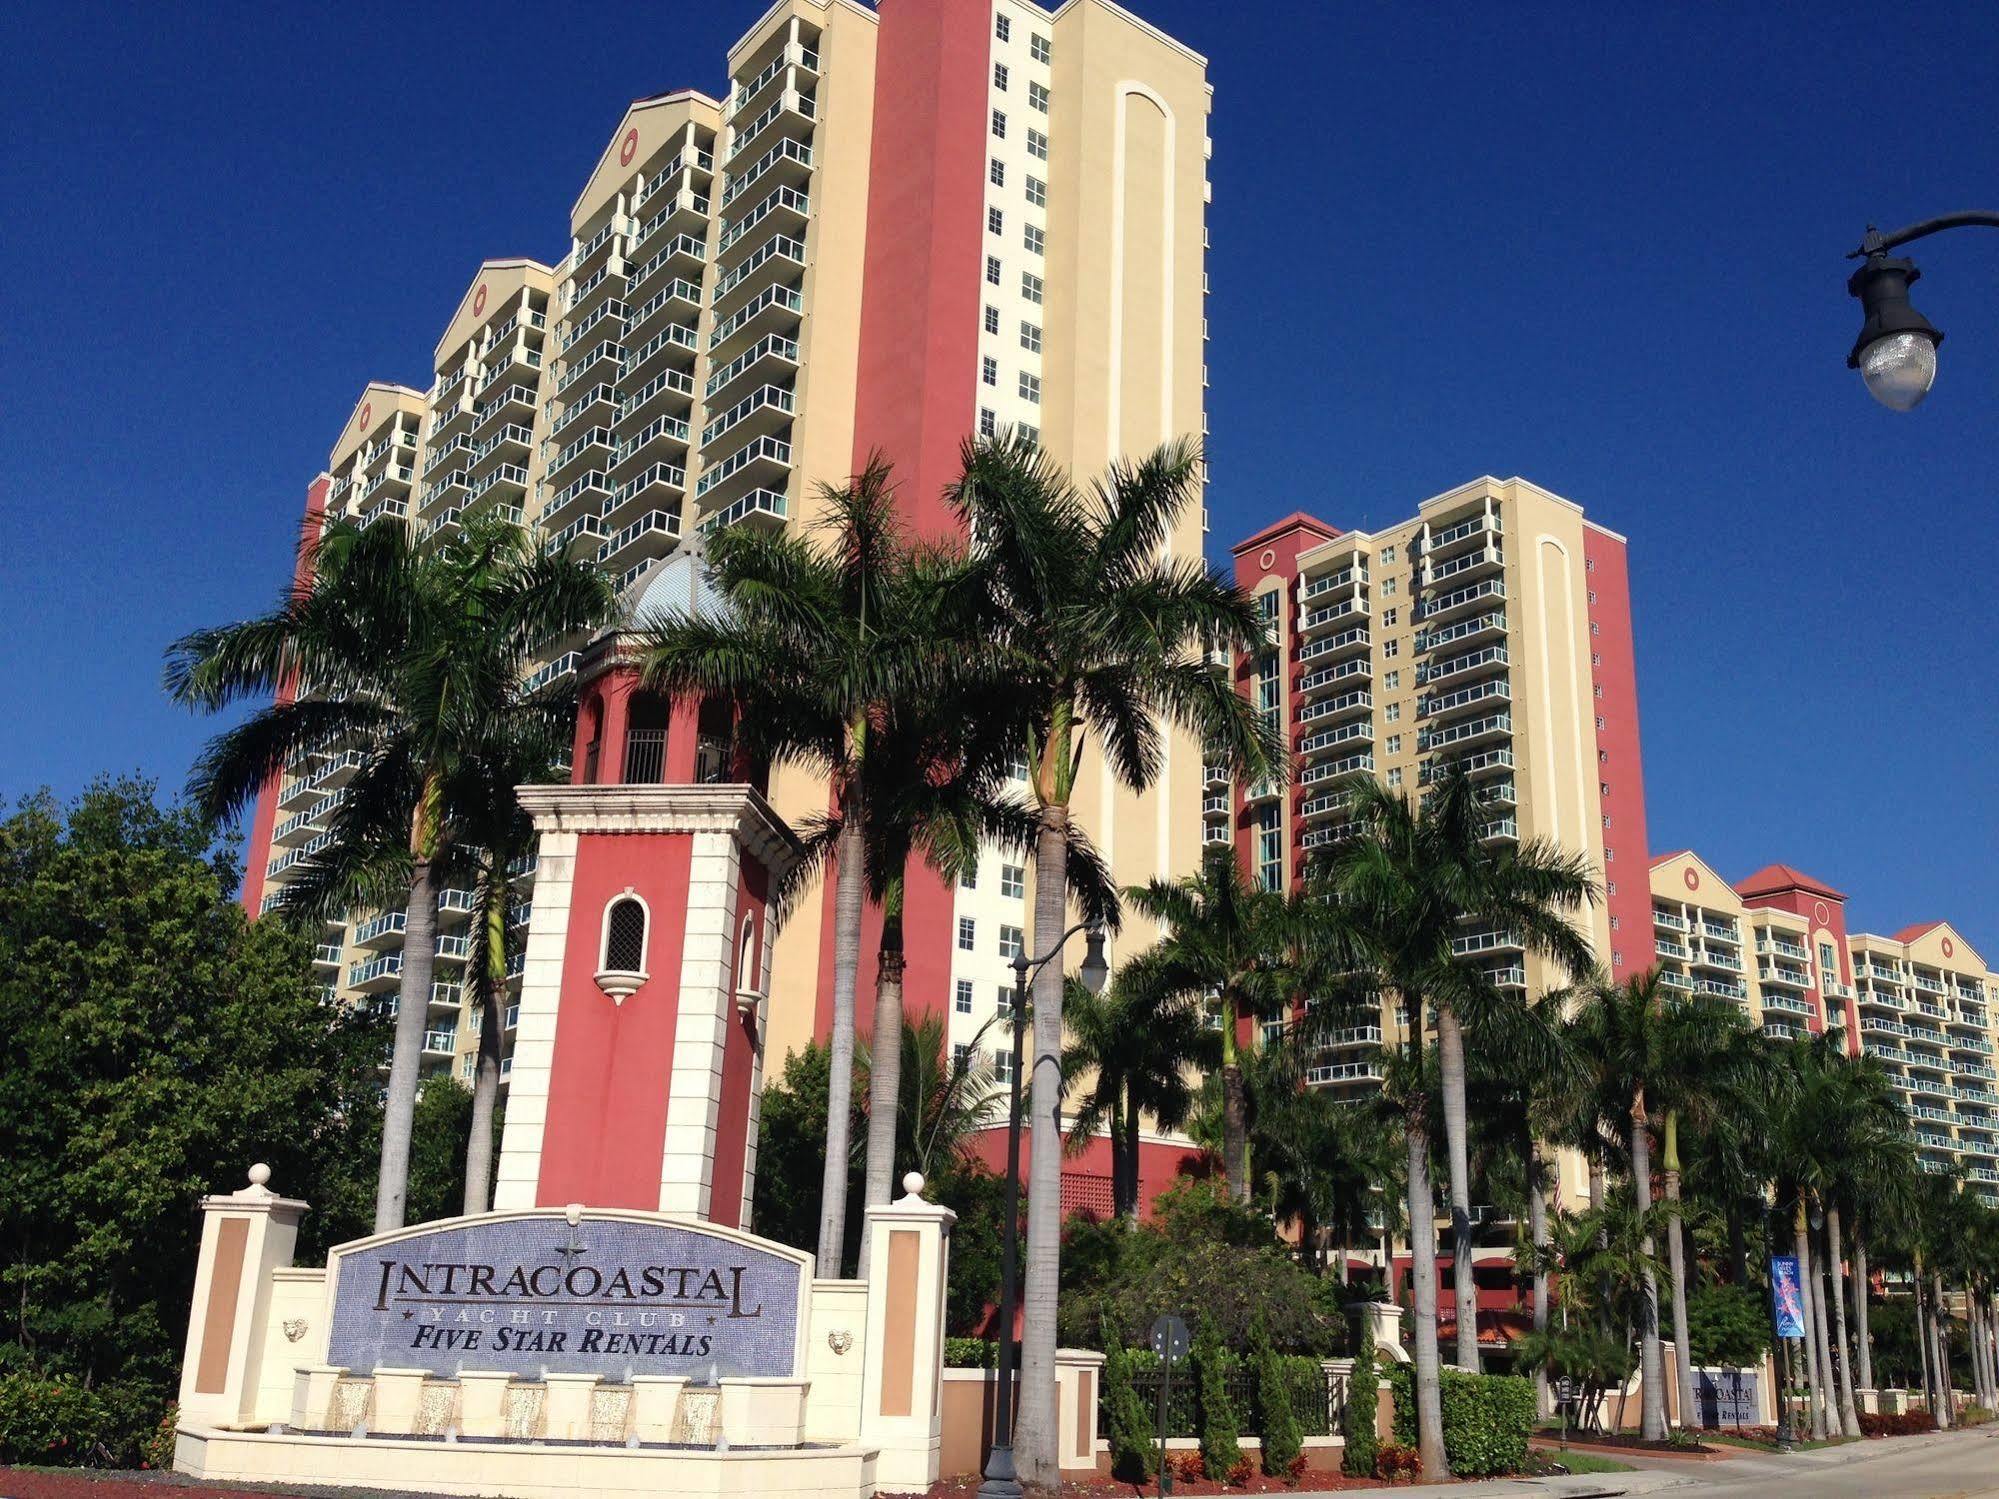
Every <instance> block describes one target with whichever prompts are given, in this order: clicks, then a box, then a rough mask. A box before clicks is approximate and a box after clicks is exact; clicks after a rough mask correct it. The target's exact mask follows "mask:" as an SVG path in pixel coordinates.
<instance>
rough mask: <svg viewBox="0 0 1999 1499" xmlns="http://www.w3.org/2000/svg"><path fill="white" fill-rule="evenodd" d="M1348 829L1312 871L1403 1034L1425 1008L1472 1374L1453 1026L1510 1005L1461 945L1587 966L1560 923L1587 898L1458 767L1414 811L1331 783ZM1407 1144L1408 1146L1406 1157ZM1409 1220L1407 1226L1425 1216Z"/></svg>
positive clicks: (1587, 885) (1566, 867)
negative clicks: (1504, 946) (1360, 939)
mask: <svg viewBox="0 0 1999 1499" xmlns="http://www.w3.org/2000/svg"><path fill="white" fill-rule="evenodd" d="M1343 789H1344V794H1345V796H1346V799H1347V800H1346V806H1347V812H1348V816H1349V819H1350V824H1349V825H1350V827H1351V829H1352V832H1351V833H1350V834H1349V836H1347V837H1346V838H1344V839H1342V840H1340V841H1338V842H1336V843H1335V844H1333V845H1332V848H1331V850H1330V852H1329V853H1328V855H1327V856H1326V858H1325V859H1324V860H1323V861H1321V864H1320V867H1319V871H1318V875H1319V878H1320V879H1321V880H1322V881H1323V883H1324V885H1325V887H1326V889H1327V890H1329V891H1330V892H1331V893H1332V894H1333V895H1334V897H1335V899H1336V900H1337V901H1340V902H1342V903H1346V904H1348V905H1350V906H1351V907H1352V908H1353V910H1354V911H1356V912H1358V913H1360V915H1359V916H1358V918H1357V919H1358V921H1359V923H1360V924H1361V925H1362V926H1364V927H1365V928H1367V932H1368V934H1367V937H1366V939H1365V940H1366V942H1367V945H1368V946H1369V948H1370V949H1371V952H1372V959H1373V962H1374V963H1375V965H1376V966H1377V969H1378V973H1379V977H1380V979H1381V982H1382V984H1383V986H1384V987H1386V988H1392V989H1394V990H1395V991H1396V992H1397V993H1399V994H1400V995H1401V996H1402V1001H1403V1004H1404V1005H1405V1006H1406V1007H1407V1009H1408V1014H1409V1018H1410V1024H1411V1029H1412V1032H1414V1031H1416V1030H1418V1029H1420V1027H1421V1026H1422V1025H1423V1019H1424V1007H1425V1005H1430V1006H1434V1008H1435V1011H1436V1025H1437V1064H1438V1073H1439V1077H1440V1080H1441V1085H1442V1092H1443V1116H1444V1142H1445V1155H1446V1158H1447V1162H1448V1165H1449V1170H1450V1177H1451V1223H1452V1241H1453V1254H1454V1261H1455V1266H1454V1274H1455V1289H1456V1298H1457V1326H1458V1340H1457V1341H1458V1359H1457V1362H1458V1367H1459V1368H1461V1369H1466V1370H1469V1371H1472V1372H1476V1371H1477V1370H1478V1367H1479V1357H1478V1291H1477V1287H1476V1285H1475V1284H1474V1282H1473V1279H1472V1262H1471V1247H1472V1246H1471V1238H1472V1235H1471V1164H1470V1157H1469V1154H1468V1149H1467V1143H1466V1141H1467V1134H1466V1126H1465V1047H1464V1035H1465V1026H1466V1025H1467V1024H1469V1025H1471V1026H1472V1027H1473V1028H1474V1029H1477V1028H1481V1027H1485V1026H1489V1025H1495V1024H1497V1023H1498V1018H1499V1017H1500V1015H1501V1014H1502V1013H1503V1012H1505V1011H1508V1010H1517V1009H1518V1008H1519V1005H1518V1003H1517V1002H1516V1001H1513V1000H1510V999H1508V998H1507V997H1506V996H1505V995H1503V994H1502V992H1501V991H1500V990H1499V989H1498V988H1497V987H1496V986H1495V985H1494V984H1493V982H1492V980H1491V978H1490V977H1489V976H1488V975H1487V973H1486V972H1485V969H1484V967H1483V965H1482V964H1481V963H1480V961H1479V960H1478V959H1477V958H1475V957H1471V956H1468V955H1464V954H1463V953H1462V952H1461V948H1460V941H1461V939H1464V938H1467V937H1472V938H1476V937H1478V936H1481V935H1484V934H1502V935H1505V936H1507V937H1509V938H1510V939H1511V941H1512V942H1513V943H1514V944H1515V945H1517V946H1519V947H1520V948H1521V949H1522V950H1524V951H1525V952H1528V953H1530V954H1535V955H1538V956H1540V957H1543V958H1546V959H1549V960H1551V961H1552V962H1554V963H1556V964H1558V965H1560V966H1561V967H1562V968H1564V969H1566V970H1567V971H1568V972H1569V973H1571V974H1583V973H1587V972H1588V971H1589V970H1590V967H1591V964H1592V962H1593V961H1594V958H1593V954H1592V953H1591V951H1590V946H1589V942H1588V939H1587V938H1585V937H1584V936H1583V935H1582V933H1581V932H1579V931H1578V930H1577V929H1576V927H1575V925H1574V918H1575V917H1576V915H1577V914H1578V913H1579V912H1580V911H1581V910H1582V909H1583V908H1584V907H1585V906H1587V905H1588V904H1589V903H1590V902H1591V901H1593V900H1594V899H1595V898H1596V885H1595V883H1594V881H1593V880H1592V878H1591V873H1590V868H1589V865H1588V862H1587V861H1586V860H1585V859H1583V858H1582V857H1580V856H1578V855H1574V854H1570V853H1567V852H1564V851H1563V850H1562V849H1561V848H1560V847H1559V846H1557V845H1555V844H1553V843H1549V842H1546V841H1544V840H1541V839H1534V840H1531V841H1529V842H1527V843H1525V844H1522V845H1520V846H1518V847H1512V846H1508V845H1507V844H1505V843H1504V842H1502V841H1500V840H1495V839H1493V838H1491V837H1489V836H1488V829H1489V824H1490V823H1491V821H1492V817H1493V811H1492V808H1491V807H1490V806H1489V805H1488V804H1487V802H1486V800H1485V797H1484V794H1483V793H1482V792H1481V791H1480V790H1479V788H1478V786H1477V784H1476V783H1475V782H1474V781H1473V780H1472V779H1471V777H1470V776H1469V775H1468V774H1467V773H1466V771H1465V768H1464V766H1463V763H1462V762H1453V763H1452V764H1451V765H1450V766H1448V767H1447V769H1446V770H1445V772H1444V774H1443V775H1442V777H1441V778H1440V779H1439V780H1438V782H1437V784H1436V786H1435V787H1434V788H1433V789H1432V790H1431V792H1430V793H1429V795H1428V796H1427V797H1426V798H1425V799H1424V801H1423V804H1422V806H1421V807H1420V809H1419V808H1418V807H1417V806H1416V805H1415V804H1414V803H1412V802H1411V800H1410V798H1409V796H1408V794H1407V793H1406V792H1402V791H1391V790H1389V789H1388V788H1387V787H1386V786H1384V785H1383V784H1382V783H1381V782H1379V781H1377V780H1375V779H1374V778H1373V777H1372V776H1367V775H1356V776H1354V777H1352V778H1351V779H1349V780H1348V781H1347V782H1346V783H1345V786H1344V788H1343ZM1414 1148H1415V1147H1413V1146H1412V1147H1411V1151H1412V1160H1413V1152H1414ZM1429 1221H1430V1220H1428V1219H1426V1218H1419V1217H1417V1216H1416V1215H1415V1214H1414V1212H1413V1205H1412V1213H1411V1217H1410V1222H1411V1224H1412V1225H1413V1226H1414V1228H1415V1229H1416V1231H1417V1232H1419V1233H1420V1232H1422V1231H1423V1230H1422V1225H1423V1224H1424V1223H1427V1222H1429Z"/></svg>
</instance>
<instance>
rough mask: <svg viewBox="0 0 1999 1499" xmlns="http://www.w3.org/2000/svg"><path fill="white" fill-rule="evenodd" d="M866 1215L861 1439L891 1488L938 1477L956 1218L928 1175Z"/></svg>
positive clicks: (918, 1486)
mask: <svg viewBox="0 0 1999 1499" xmlns="http://www.w3.org/2000/svg"><path fill="white" fill-rule="evenodd" d="M902 1190H903V1195H902V1196H901V1197H898V1198H897V1199H896V1200H895V1201H894V1202H891V1203H889V1204H887V1205H886V1206H880V1207H871V1208H869V1209H868V1212H867V1226H866V1228H865V1229H864V1230H863V1232H865V1233H866V1234H867V1235H868V1321H867V1341H866V1343H865V1345H864V1348H865V1356H864V1359H863V1362H862V1368H863V1369H864V1370H865V1371H866V1372H865V1374H864V1376H863V1379H862V1384H861V1441H862V1443H863V1445H865V1446H869V1447H878V1448H880V1449H881V1457H880V1460H879V1462H878V1463H877V1466H876V1476H877V1480H878V1482H879V1483H880V1484H881V1487H882V1489H883V1490H884V1491H885V1492H889V1493H898V1492H903V1491H919V1492H920V1491H921V1490H924V1489H927V1488H928V1487H929V1486H930V1485H931V1484H933V1483H935V1482H936V1481H937V1475H938V1469H939V1466H940V1463H941V1460H942V1455H943V1434H944V1425H943V1420H944V1404H943V1398H942V1397H943V1383H944V1288H945V1281H946V1277H947V1275H948V1274H949V1271H950V1262H951V1225H952V1224H954V1223H956V1222H957V1221H958V1215H957V1214H956V1213H954V1212H952V1211H951V1210H950V1209H949V1208H947V1207H941V1206H939V1205H938V1204H937V1203H934V1202H929V1201H926V1200H925V1198H924V1196H923V1175H922V1173H921V1172H917V1171H912V1172H910V1173H909V1174H908V1175H907V1176H905V1177H903V1179H902Z"/></svg>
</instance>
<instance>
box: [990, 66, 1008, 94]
mask: <svg viewBox="0 0 1999 1499" xmlns="http://www.w3.org/2000/svg"><path fill="white" fill-rule="evenodd" d="M993 87H994V88H996V89H998V90H999V91H1000V92H1001V93H1005V92H1006V64H1005V63H1003V62H996V63H994V64H993Z"/></svg>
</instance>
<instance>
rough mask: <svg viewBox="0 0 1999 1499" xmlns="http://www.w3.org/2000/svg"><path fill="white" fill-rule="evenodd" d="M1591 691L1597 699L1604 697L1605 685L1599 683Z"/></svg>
mask: <svg viewBox="0 0 1999 1499" xmlns="http://www.w3.org/2000/svg"><path fill="white" fill-rule="evenodd" d="M1590 691H1591V692H1592V693H1593V694H1594V695H1596V696H1597V697H1602V696H1603V683H1601V682H1598V683H1597V684H1596V685H1595V686H1594V687H1592V688H1591V689H1590Z"/></svg>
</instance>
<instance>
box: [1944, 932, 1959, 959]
mask: <svg viewBox="0 0 1999 1499" xmlns="http://www.w3.org/2000/svg"><path fill="white" fill-rule="evenodd" d="M1943 955H1944V956H1945V957H1946V958H1954V957H1956V956H1957V944H1956V943H1955V942H1953V941H1951V940H1950V938H1948V937H1946V938H1944V939H1943Z"/></svg>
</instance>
